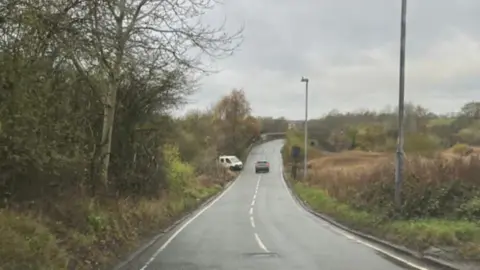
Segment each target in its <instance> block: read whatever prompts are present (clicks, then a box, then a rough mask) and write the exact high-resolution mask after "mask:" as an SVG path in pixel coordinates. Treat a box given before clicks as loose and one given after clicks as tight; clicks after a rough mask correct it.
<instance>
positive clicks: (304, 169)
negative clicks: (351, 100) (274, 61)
mask: <svg viewBox="0 0 480 270" xmlns="http://www.w3.org/2000/svg"><path fill="white" fill-rule="evenodd" d="M300 82H304V83H305V139H304V140H305V151H304V152H305V153H304V160H303V179H304V180H307V175H308V173H307V172H308V171H307V169H308V168H307V161H308V78H306V77H302V79H301V80H300Z"/></svg>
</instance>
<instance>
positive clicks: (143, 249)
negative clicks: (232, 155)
mask: <svg viewBox="0 0 480 270" xmlns="http://www.w3.org/2000/svg"><path fill="white" fill-rule="evenodd" d="M240 176H241V174H239V175H238V176H237V177H235V179H233V180H232V181H229V182H227V183H226V184H225V186H223V188H222V189H221V190H219V192H217V193H215V194H214V195H212V196H210V197H208V198H207V199H205V200H204V201H203V202H202V203H200V204H199V205H198V206H197V207H194V208H193V209H192V210H190V211H187V212H186V213H184V214H183V215H182V216H181V217H180V218H179V219H177V220H176V221H175V222H173V223H172V224H171V225H169V226H168V227H167V228H165V229H164V230H162V231H161V232H160V233H158V234H157V235H156V236H154V237H153V238H152V239H151V240H150V241H148V242H147V243H146V244H144V245H142V246H140V247H139V248H137V249H136V251H135V252H133V253H131V254H130V255H129V256H128V257H127V259H125V260H123V261H122V262H120V263H118V264H117V265H116V266H115V267H114V268H113V270H120V269H122V268H123V267H126V266H127V265H128V264H130V263H131V262H132V261H133V260H135V259H137V258H138V257H139V256H141V255H143V254H144V253H145V252H146V251H147V250H148V249H149V248H150V247H152V246H153V245H154V244H155V243H157V242H158V241H159V240H160V239H161V238H162V237H163V236H165V235H166V234H168V233H170V232H172V231H174V230H175V229H176V228H177V227H178V226H179V225H180V224H182V223H184V222H185V221H187V220H188V219H189V218H191V217H192V216H193V215H194V214H195V213H197V212H198V211H201V210H202V209H204V208H205V207H207V206H208V205H209V204H210V203H212V202H213V201H214V200H216V199H217V198H218V197H220V196H221V195H222V194H224V193H225V192H226V191H227V190H228V189H229V188H230V187H231V186H232V185H233V184H234V182H236V181H237V180H238V179H239V178H240Z"/></svg>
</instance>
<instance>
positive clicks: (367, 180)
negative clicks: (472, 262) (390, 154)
mask: <svg viewBox="0 0 480 270" xmlns="http://www.w3.org/2000/svg"><path fill="white" fill-rule="evenodd" d="M479 171H480V159H479V158H477V157H468V158H462V157H457V158H453V159H448V160H447V159H444V158H442V157H436V158H432V159H430V158H424V157H421V156H410V157H408V158H407V159H406V163H405V179H404V183H403V189H402V197H403V204H402V207H401V212H400V214H401V217H402V218H448V219H469V220H478V219H479V218H480V216H479V214H480V208H478V209H475V207H476V205H477V207H478V203H475V202H478V200H479V198H480V197H479V196H480V179H479V178H478V172H479ZM394 172H395V165H394V160H393V158H391V159H388V158H384V159H382V160H380V161H379V162H377V163H376V164H372V163H370V164H364V166H363V167H355V168H348V167H344V168H343V169H338V168H334V167H331V168H328V167H326V168H322V169H317V170H313V171H312V172H311V174H310V175H309V183H310V184H312V185H315V186H318V187H320V188H322V189H325V190H327V191H328V193H329V195H331V196H333V197H335V198H336V199H338V200H339V201H342V202H348V203H349V204H350V205H352V206H353V207H355V208H357V209H361V210H369V211H375V212H379V213H382V214H386V215H388V216H389V217H393V215H398V214H399V213H398V212H393V205H392V194H393V193H394V185H393V183H394Z"/></svg>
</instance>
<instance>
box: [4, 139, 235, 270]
mask: <svg viewBox="0 0 480 270" xmlns="http://www.w3.org/2000/svg"><path fill="white" fill-rule="evenodd" d="M163 154H164V160H165V167H166V172H167V178H168V179H167V182H168V184H169V186H170V187H169V189H168V191H164V193H163V194H159V196H158V198H151V199H146V198H137V199H134V198H130V199H129V198H123V199H106V198H103V199H101V200H98V199H94V198H90V197H86V196H85V197H82V196H78V194H77V195H73V194H72V196H68V197H67V196H64V197H62V198H55V200H51V201H49V200H47V199H46V200H42V201H38V202H31V203H30V204H29V206H28V208H27V207H26V206H23V207H21V208H8V209H2V210H0V239H2V240H1V245H0V258H1V260H0V269H22V270H28V269H32V270H33V269H35V270H43V269H45V270H47V269H48V270H55V269H69V268H67V267H73V268H70V269H103V268H104V267H106V266H111V265H109V264H110V263H112V262H115V261H116V260H117V259H118V258H121V257H123V256H124V255H125V254H126V252H128V251H130V250H132V249H133V248H135V247H136V245H138V243H139V241H140V240H142V239H143V238H144V237H147V236H149V235H150V234H152V233H153V232H154V233H158V232H159V231H161V229H162V228H165V227H166V226H168V225H169V224H171V223H172V222H173V221H174V220H176V219H178V218H179V216H180V215H182V214H183V213H185V211H187V210H190V209H192V208H193V207H195V206H196V205H198V204H199V203H200V202H202V201H203V200H204V199H206V198H207V197H209V196H211V195H213V194H215V193H216V192H218V191H219V190H220V189H221V185H223V183H225V182H226V181H228V180H231V179H232V178H233V177H234V175H233V174H232V173H230V172H228V171H226V170H224V169H222V168H218V167H216V169H214V170H210V171H209V173H208V174H203V175H200V176H195V174H194V170H193V167H191V166H190V165H189V164H187V163H184V162H182V161H181V159H180V157H179V155H178V149H177V148H176V147H174V146H167V147H165V148H164V151H163Z"/></svg>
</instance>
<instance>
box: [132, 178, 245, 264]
mask: <svg viewBox="0 0 480 270" xmlns="http://www.w3.org/2000/svg"><path fill="white" fill-rule="evenodd" d="M240 177H241V176H239V177H238V178H237V179H236V180H235V181H234V182H233V183H232V184H231V185H230V186H229V187H228V188H227V189H226V190H224V191H223V193H221V194H220V195H219V196H218V197H217V198H215V200H213V201H212V202H210V203H209V204H208V205H207V206H205V207H204V208H203V209H202V210H200V211H198V212H197V214H195V215H194V216H193V217H191V218H190V219H188V220H187V221H186V222H185V223H183V224H182V226H180V227H179V228H178V229H177V230H176V231H175V232H174V233H173V234H172V235H171V236H170V237H169V238H168V239H167V241H165V243H163V245H162V246H161V247H160V248H159V249H157V251H155V253H154V254H153V255H152V257H150V259H149V260H148V261H147V262H146V263H145V265H143V267H142V268H140V270H145V269H147V267H148V266H149V265H150V264H151V263H152V262H153V261H154V260H155V259H156V258H157V256H158V254H160V252H162V251H163V250H164V249H165V248H166V247H167V246H168V244H170V242H172V241H173V239H175V237H177V235H178V234H179V233H181V232H182V231H183V230H184V229H185V228H186V227H187V226H188V225H189V224H190V223H192V221H194V220H195V219H196V218H198V217H199V216H200V215H201V214H203V213H204V212H205V211H207V210H208V209H209V208H210V207H212V205H214V204H215V203H216V202H218V201H219V200H220V199H221V198H222V197H223V196H225V194H227V192H228V191H230V190H231V189H232V187H233V186H234V185H235V183H236V182H237V181H238V180H240Z"/></svg>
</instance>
